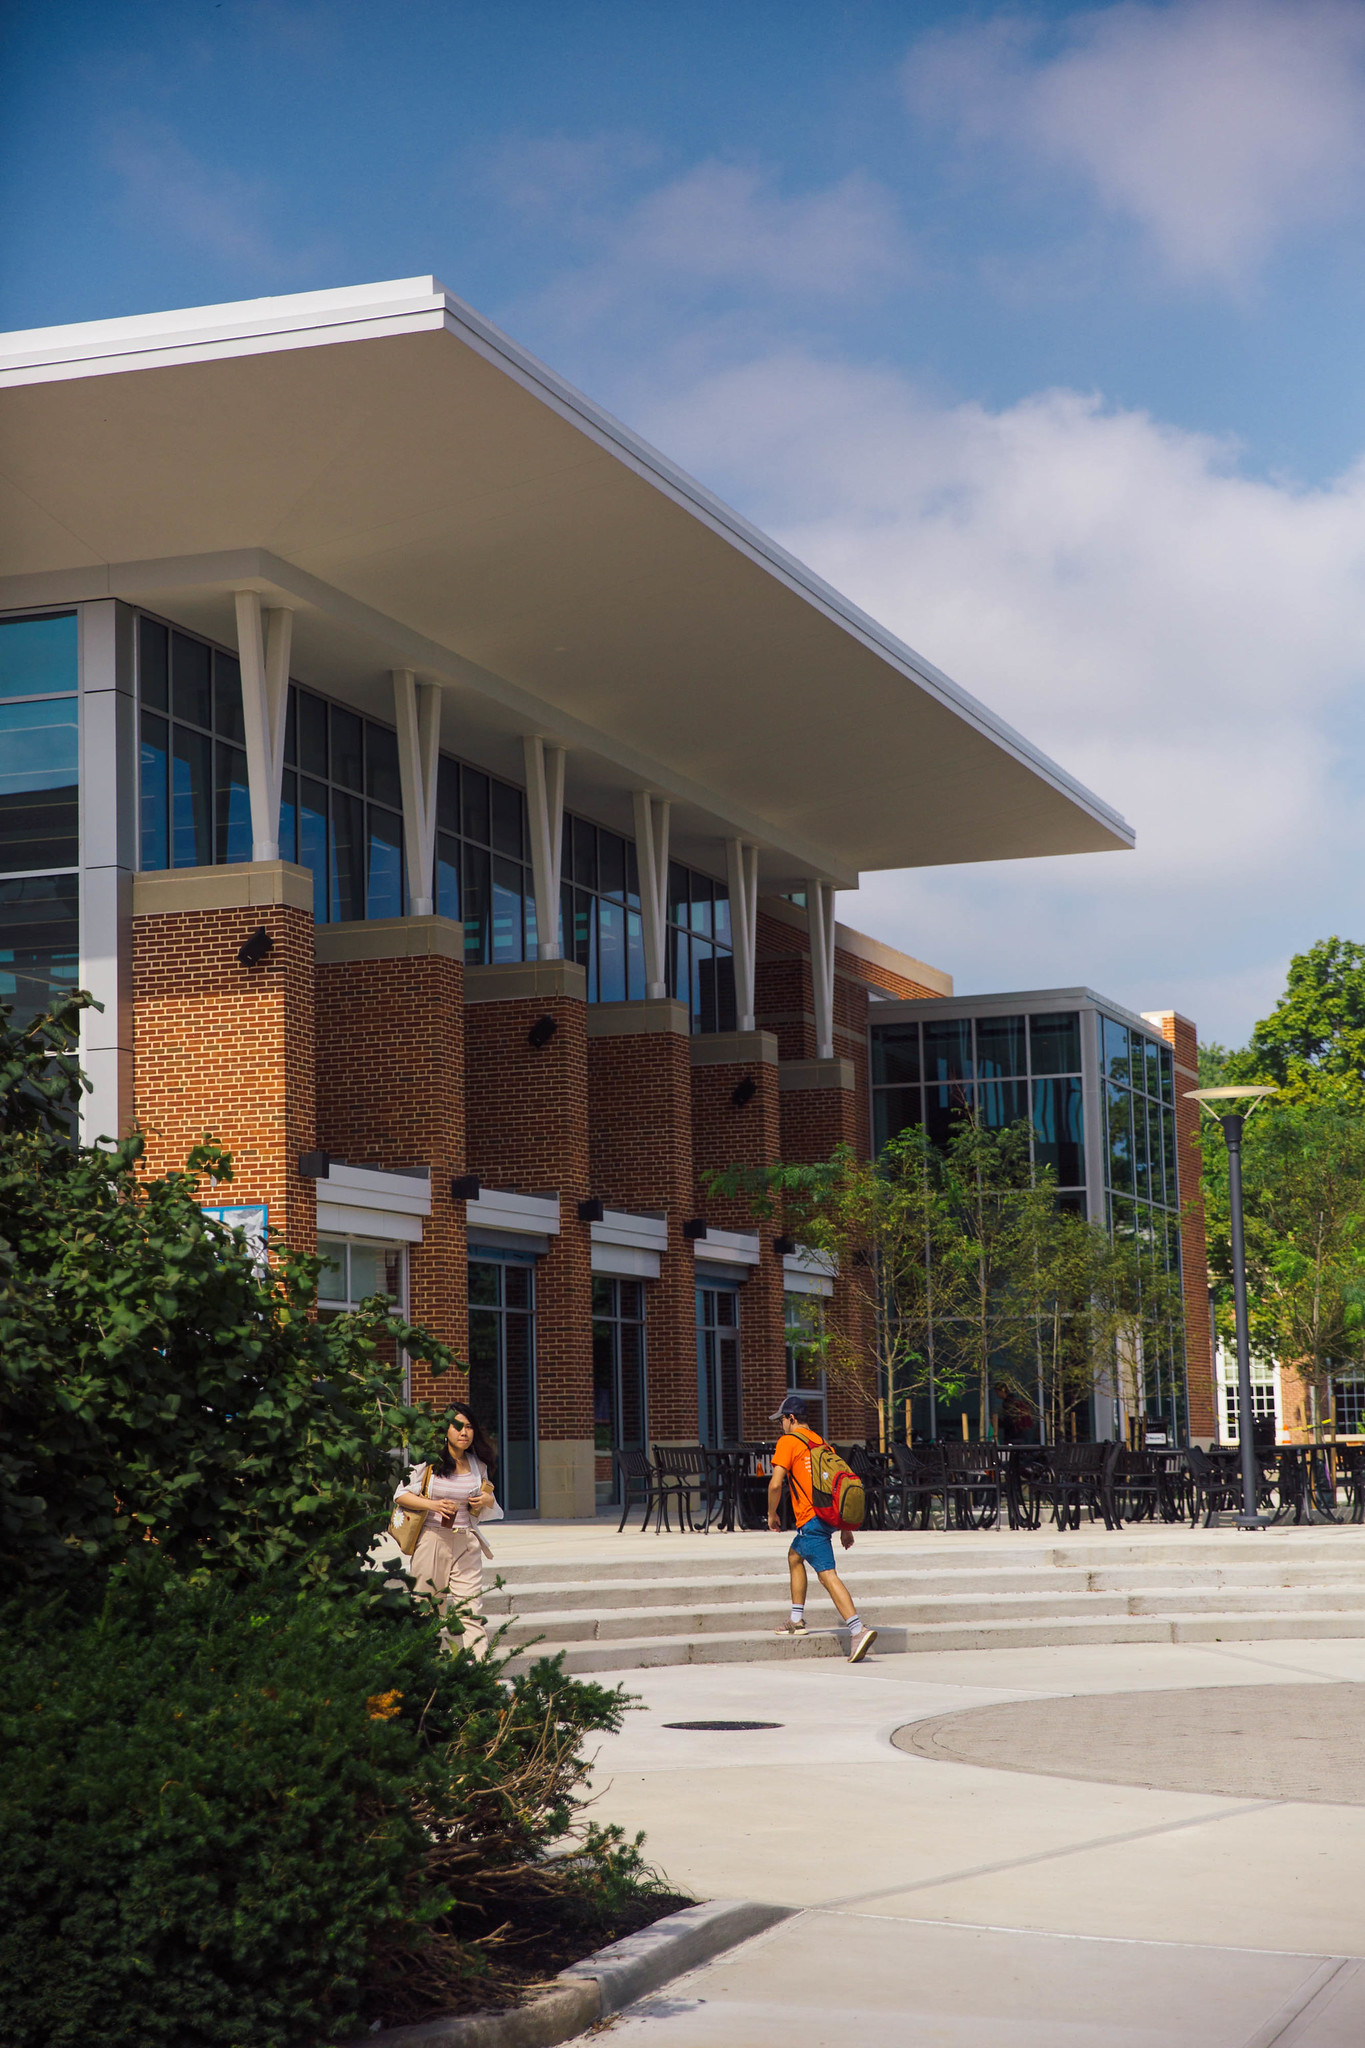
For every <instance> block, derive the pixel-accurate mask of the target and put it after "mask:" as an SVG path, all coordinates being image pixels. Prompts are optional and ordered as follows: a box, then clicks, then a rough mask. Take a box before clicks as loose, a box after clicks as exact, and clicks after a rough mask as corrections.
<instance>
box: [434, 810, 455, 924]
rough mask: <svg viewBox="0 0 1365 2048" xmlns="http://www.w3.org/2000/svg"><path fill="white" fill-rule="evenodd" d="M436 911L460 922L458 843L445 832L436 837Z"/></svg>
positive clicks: (442, 915)
mask: <svg viewBox="0 0 1365 2048" xmlns="http://www.w3.org/2000/svg"><path fill="white" fill-rule="evenodd" d="M436 910H437V914H438V915H439V916H441V917H453V918H454V919H455V921H456V923H457V924H458V923H459V920H460V842H459V840H458V839H454V838H452V837H451V836H450V834H449V833H447V832H438V833H437V835H436Z"/></svg>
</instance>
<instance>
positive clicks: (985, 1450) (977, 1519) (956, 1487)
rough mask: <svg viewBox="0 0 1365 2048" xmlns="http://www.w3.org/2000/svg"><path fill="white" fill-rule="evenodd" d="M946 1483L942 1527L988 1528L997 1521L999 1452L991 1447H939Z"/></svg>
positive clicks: (965, 1445)
mask: <svg viewBox="0 0 1365 2048" xmlns="http://www.w3.org/2000/svg"><path fill="white" fill-rule="evenodd" d="M940 1449H941V1451H942V1453H943V1477H944V1483H945V1489H946V1491H945V1494H944V1500H945V1507H946V1510H947V1512H946V1513H945V1515H944V1526H945V1527H946V1526H947V1524H948V1521H949V1519H950V1518H951V1519H952V1520H953V1521H954V1522H956V1524H957V1526H958V1528H959V1529H991V1528H994V1526H995V1524H996V1523H997V1522H998V1521H999V1520H1000V1495H1001V1484H1000V1453H999V1451H998V1450H997V1448H996V1446H995V1445H994V1444H956V1443H951V1442H950V1443H946V1444H942V1445H941V1446H940Z"/></svg>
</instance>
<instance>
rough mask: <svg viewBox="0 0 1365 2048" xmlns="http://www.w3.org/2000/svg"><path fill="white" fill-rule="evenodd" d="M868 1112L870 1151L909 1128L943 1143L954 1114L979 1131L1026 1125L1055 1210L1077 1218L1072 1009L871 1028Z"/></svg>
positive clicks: (1081, 1143)
mask: <svg viewBox="0 0 1365 2048" xmlns="http://www.w3.org/2000/svg"><path fill="white" fill-rule="evenodd" d="M872 1108H873V1128H874V1135H875V1143H876V1147H877V1150H878V1151H880V1150H881V1148H882V1147H883V1145H885V1144H886V1143H887V1142H888V1140H889V1139H891V1138H894V1137H896V1136H898V1135H899V1133H900V1132H901V1131H903V1130H906V1129H907V1128H909V1127H911V1126H913V1125H922V1126H923V1127H924V1129H925V1130H926V1131H927V1132H928V1134H929V1136H930V1137H931V1138H932V1139H933V1141H934V1143H935V1144H938V1145H942V1144H945V1143H946V1142H947V1139H948V1135H949V1133H950V1131H951V1130H952V1127H953V1121H954V1119H955V1118H957V1117H960V1116H972V1115H975V1116H977V1117H979V1118H980V1120H981V1122H982V1123H983V1124H984V1125H985V1126H986V1128H987V1129H988V1130H1004V1129H1005V1128H1006V1126H1008V1125H1009V1124H1014V1123H1020V1122H1022V1121H1023V1120H1024V1119H1025V1118H1027V1119H1028V1120H1029V1122H1030V1124H1031V1126H1032V1131H1033V1160H1034V1165H1035V1166H1036V1167H1039V1168H1041V1167H1051V1169H1052V1171H1053V1173H1054V1174H1055V1175H1056V1179H1057V1186H1058V1189H1059V1191H1060V1194H1061V1199H1062V1201H1063V1203H1064V1205H1065V1206H1067V1207H1069V1208H1073V1209H1076V1210H1077V1211H1078V1212H1079V1213H1080V1214H1081V1215H1082V1216H1083V1215H1085V1213H1086V1192H1085V1117H1084V1110H1083V1107H1082V1101H1081V1020H1080V1014H1079V1012H1078V1011H1075V1010H1064V1011H1060V1012H1054V1013H1050V1014H1046V1015H1042V1016H1036V1017H948V1018H944V1017H933V1018H927V1019H926V1020H925V1021H924V1022H923V1023H919V1022H915V1023H908V1022H897V1023H895V1024H881V1025H877V1026H875V1027H874V1028H873V1032H872Z"/></svg>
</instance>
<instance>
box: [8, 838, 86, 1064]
mask: <svg viewBox="0 0 1365 2048" xmlns="http://www.w3.org/2000/svg"><path fill="white" fill-rule="evenodd" d="M78 906H79V881H78V877H77V876H75V875H34V876H32V877H26V878H24V879H22V880H19V881H12V882H0V1002H4V1003H8V1004H10V1006H11V1007H12V1009H13V1011H14V1016H13V1019H12V1020H11V1021H12V1022H13V1023H14V1024H16V1025H17V1026H18V1027H19V1028H20V1029H21V1030H23V1029H25V1028H26V1027H27V1026H28V1025H30V1024H31V1023H32V1022H33V1020H34V1018H35V1017H41V1016H42V1014H43V1013H44V1011H46V1010H48V1009H50V1008H51V1007H52V1005H53V1003H55V1002H58V1001H61V1000H62V999H63V998H65V997H66V996H69V995H71V994H72V993H73V991H74V990H75V988H76V986H77V981H78V978H79V974H80V914H79V907H78Z"/></svg>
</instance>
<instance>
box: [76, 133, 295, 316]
mask: <svg viewBox="0 0 1365 2048" xmlns="http://www.w3.org/2000/svg"><path fill="white" fill-rule="evenodd" d="M105 157H106V161H107V162H108V165H109V167H110V169H111V170H112V171H113V172H114V174H115V176H116V177H117V178H118V180H119V182H120V186H121V191H122V198H123V203H124V206H125V208H126V210H127V211H128V213H129V214H130V215H131V216H132V217H133V218H134V219H135V220H136V222H137V223H138V224H139V225H140V226H141V227H143V228H150V229H151V230H152V231H153V232H154V233H155V234H157V235H158V236H159V237H160V238H162V239H164V240H167V241H171V242H177V243H182V244H186V245H188V246H190V247H192V248H194V249H197V250H199V251H201V252H202V253H204V254H205V255H207V256H210V257H212V258H213V259H215V260H216V261H218V262H221V263H224V264H227V265H229V266H231V267H233V268H236V269H241V270H246V271H251V272H253V273H255V274H257V275H259V276H261V277H263V278H266V279H269V280H273V281H278V282H282V283H283V282H297V281H298V280H300V279H302V278H304V277H306V276H308V275H310V274H311V273H312V272H313V271H314V270H316V269H317V267H318V266H319V264H320V263H321V262H322V261H324V260H325V252H324V251H323V250H322V249H321V248H319V247H313V248H306V249H299V250H289V249H287V248H285V247H284V246H283V245H282V244H281V243H280V242H279V241H278V240H277V239H276V238H275V237H274V235H272V234H271V232H270V230H269V229H268V228H267V226H266V225H265V216H266V215H267V214H268V213H269V211H270V210H271V205H272V195H271V192H270V189H269V187H268V186H267V184H266V183H265V182H264V181H263V180H249V179H246V178H243V177H241V176H239V175H238V174H237V173H236V172H234V171H228V170H223V169H220V168H215V167H214V166H212V165H210V164H207V163H205V162H204V161H203V160H202V159H201V158H200V157H197V156H195V154H194V152H193V151H192V150H190V149H188V148H186V146H185V144H184V143H183V142H182V141H181V139H180V137H179V136H178V135H177V134H176V133H175V132H174V130H173V129H170V128H167V127H165V126H162V125H160V124H157V123H151V122H131V121H130V122H125V123H122V124H119V125H117V126H115V127H113V128H111V130H110V132H109V135H108V139H107V143H106V148H105Z"/></svg>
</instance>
